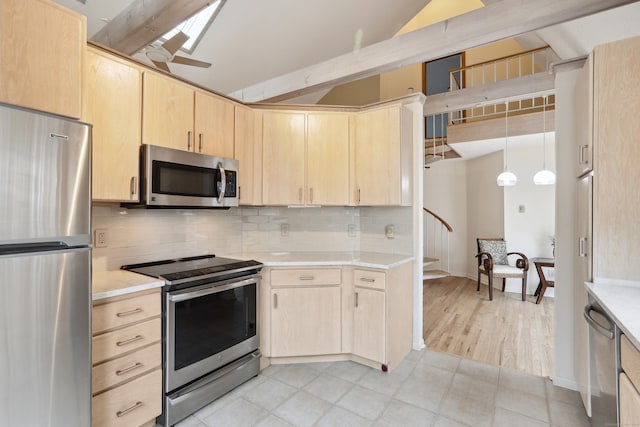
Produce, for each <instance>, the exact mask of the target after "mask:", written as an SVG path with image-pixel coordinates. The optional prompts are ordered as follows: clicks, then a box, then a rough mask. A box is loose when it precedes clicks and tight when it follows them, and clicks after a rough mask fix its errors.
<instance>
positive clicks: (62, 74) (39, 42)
mask: <svg viewBox="0 0 640 427" xmlns="http://www.w3.org/2000/svg"><path fill="white" fill-rule="evenodd" d="M86 34H87V30H86V18H85V17H84V16H82V15H79V14H77V13H75V12H73V11H71V10H68V9H66V8H64V7H62V6H60V5H58V4H56V3H54V2H52V1H48V0H2V2H0V52H2V54H1V56H2V57H1V58H0V81H1V82H2V84H0V102H5V103H7V104H14V105H19V106H22V107H27V108H33V109H35V110H41V111H47V112H50V113H55V114H60V115H63V116H68V117H72V118H80V117H81V113H82V67H83V61H84V52H85V46H86V41H87V36H86Z"/></svg>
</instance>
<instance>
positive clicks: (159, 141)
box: [142, 71, 194, 151]
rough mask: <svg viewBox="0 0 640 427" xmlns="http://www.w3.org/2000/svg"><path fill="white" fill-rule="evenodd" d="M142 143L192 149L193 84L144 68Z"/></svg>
mask: <svg viewBox="0 0 640 427" xmlns="http://www.w3.org/2000/svg"><path fill="white" fill-rule="evenodd" d="M142 143H143V144H153V145H160V146H163V147H168V148H175V149H178V150H189V151H191V150H193V146H194V145H193V143H194V135H193V89H192V88H191V87H190V86H187V85H185V84H182V83H179V82H177V81H174V80H172V79H170V78H167V77H164V76H161V75H159V74H155V73H153V72H149V71H145V72H144V76H143V96H142Z"/></svg>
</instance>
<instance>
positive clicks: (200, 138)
mask: <svg viewBox="0 0 640 427" xmlns="http://www.w3.org/2000/svg"><path fill="white" fill-rule="evenodd" d="M198 151H199V152H200V153H202V134H201V133H199V134H198Z"/></svg>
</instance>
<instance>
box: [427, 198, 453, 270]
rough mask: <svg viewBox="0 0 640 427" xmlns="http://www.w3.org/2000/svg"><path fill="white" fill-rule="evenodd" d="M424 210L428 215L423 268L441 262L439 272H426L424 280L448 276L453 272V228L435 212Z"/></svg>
mask: <svg viewBox="0 0 640 427" xmlns="http://www.w3.org/2000/svg"><path fill="white" fill-rule="evenodd" d="M422 209H423V210H424V212H425V214H426V215H425V221H426V222H425V227H424V230H425V243H424V260H423V266H424V267H425V268H426V267H427V266H428V265H431V264H434V263H435V262H438V261H439V262H440V269H439V270H424V275H423V279H425V280H427V279H435V278H439V277H445V276H448V275H449V272H450V271H451V253H450V252H451V251H450V235H451V233H452V232H453V227H452V226H451V224H449V223H448V222H447V221H445V220H444V219H443V218H442V217H441V216H440V215H438V214H436V213H435V212H433V211H431V210H429V209H427V208H425V207H423V208H422ZM445 236H446V246H445ZM445 264H446V268H445Z"/></svg>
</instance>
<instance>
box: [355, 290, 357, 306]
mask: <svg viewBox="0 0 640 427" xmlns="http://www.w3.org/2000/svg"><path fill="white" fill-rule="evenodd" d="M355 306H356V308H358V293H357V292H356V299H355Z"/></svg>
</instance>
